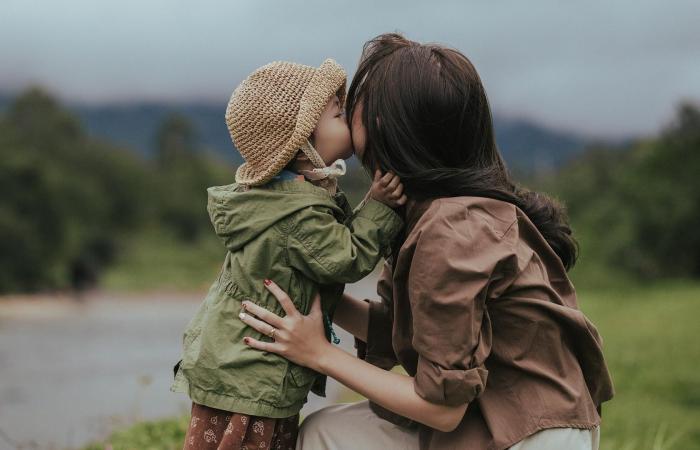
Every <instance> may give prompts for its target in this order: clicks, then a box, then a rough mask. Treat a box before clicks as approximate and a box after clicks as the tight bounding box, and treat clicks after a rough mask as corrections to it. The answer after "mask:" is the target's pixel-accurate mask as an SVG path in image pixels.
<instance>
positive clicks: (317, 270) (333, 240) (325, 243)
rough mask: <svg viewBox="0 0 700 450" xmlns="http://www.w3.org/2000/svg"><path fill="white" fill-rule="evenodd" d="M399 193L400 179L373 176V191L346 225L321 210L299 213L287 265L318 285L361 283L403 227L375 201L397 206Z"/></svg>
mask: <svg viewBox="0 0 700 450" xmlns="http://www.w3.org/2000/svg"><path fill="white" fill-rule="evenodd" d="M394 179H396V180H394ZM375 185H376V186H375ZM397 191H398V192H397ZM402 191H403V186H402V185H401V183H400V182H399V181H398V178H396V177H394V176H384V177H381V178H379V177H377V176H375V180H374V182H373V189H372V190H371V191H370V193H369V194H368V195H367V197H366V198H365V200H364V201H363V202H362V203H361V204H360V206H358V208H357V209H356V210H355V213H354V214H353V216H352V217H351V219H350V220H349V221H348V222H346V224H340V223H338V222H337V220H336V219H335V217H334V216H333V215H332V214H331V213H330V212H329V211H328V210H326V209H325V208H318V207H310V208H307V209H305V210H303V211H301V212H299V213H298V214H297V215H295V217H294V220H293V223H292V225H291V229H290V230H289V239H288V241H287V257H288V259H289V264H290V265H291V266H292V267H294V268H296V269H297V270H300V271H301V272H302V273H304V274H305V275H306V276H308V277H309V278H311V279H312V280H315V281H316V282H318V283H321V284H329V283H354V282H356V281H359V280H361V279H362V278H364V277H365V276H366V275H368V274H369V273H370V272H371V271H372V270H373V269H374V267H375V266H376V265H377V263H378V262H379V259H380V258H381V257H382V256H384V255H385V254H386V253H387V250H388V248H389V246H390V244H391V242H392V240H393V239H394V238H395V237H396V235H397V233H398V232H399V230H400V229H401V227H402V226H403V221H402V220H401V218H400V217H399V216H398V214H396V212H394V210H393V209H392V208H391V207H389V206H387V205H386V204H384V203H382V202H381V201H378V200H376V199H375V197H379V198H380V199H381V200H383V201H386V202H387V203H391V204H393V205H396V206H398V205H399V204H403V203H405V201H406V197H405V196H404V195H403V194H402ZM399 202H401V203H399Z"/></svg>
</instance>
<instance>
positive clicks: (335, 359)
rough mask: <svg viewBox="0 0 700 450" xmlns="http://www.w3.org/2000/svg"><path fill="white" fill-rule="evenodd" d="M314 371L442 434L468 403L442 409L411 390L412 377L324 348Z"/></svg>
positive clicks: (461, 415)
mask: <svg viewBox="0 0 700 450" xmlns="http://www.w3.org/2000/svg"><path fill="white" fill-rule="evenodd" d="M328 347H329V348H328V350H327V351H325V352H324V353H323V354H322V355H321V356H320V358H319V360H318V365H317V367H315V368H314V370H316V371H318V372H321V373H324V374H326V375H328V376H330V377H332V378H334V379H335V380H337V381H338V382H340V383H342V384H344V385H345V386H347V387H348V388H350V389H352V390H353V391H355V392H357V393H359V394H361V395H363V396H364V397H366V398H368V399H369V400H372V401H373V402H375V403H377V404H379V405H381V406H383V407H384V408H386V409H388V410H391V411H393V412H395V413H397V414H400V415H402V416H405V417H408V418H409V419H413V420H415V421H417V422H420V423H422V424H425V425H427V426H429V427H431V428H435V429H437V430H440V431H443V432H450V431H452V430H454V429H455V428H456V427H457V425H459V423H460V421H461V420H462V418H463V417H464V413H465V411H466V410H467V406H468V403H464V404H462V405H457V406H445V405H438V404H435V403H431V402H429V401H427V400H424V399H423V398H422V397H420V396H419V395H418V394H416V391H415V389H414V384H413V377H410V376H408V375H403V374H400V373H396V372H390V371H387V370H384V369H380V368H379V367H376V366H373V365H372V364H369V363H367V362H365V361H363V360H361V359H358V358H356V357H354V356H352V355H350V354H348V353H346V352H345V351H343V350H341V349H340V348H338V347H333V346H331V345H330V344H329V345H328Z"/></svg>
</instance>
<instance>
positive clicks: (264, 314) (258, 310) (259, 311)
mask: <svg viewBox="0 0 700 450" xmlns="http://www.w3.org/2000/svg"><path fill="white" fill-rule="evenodd" d="M243 308H245V310H246V311H249V312H251V313H252V314H255V315H256V316H257V317H258V318H259V319H260V320H262V321H263V322H267V323H269V324H270V325H272V326H273V327H277V328H279V327H281V326H282V318H281V317H280V316H278V315H277V314H275V313H273V312H270V311H268V310H266V309H265V308H263V307H262V306H259V305H256V304H255V303H253V302H250V301H244V302H243Z"/></svg>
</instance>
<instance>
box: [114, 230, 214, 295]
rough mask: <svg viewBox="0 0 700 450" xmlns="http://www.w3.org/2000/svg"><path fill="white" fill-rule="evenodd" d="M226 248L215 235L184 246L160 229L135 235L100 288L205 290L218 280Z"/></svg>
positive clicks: (125, 246) (211, 234) (123, 248)
mask: <svg viewBox="0 0 700 450" xmlns="http://www.w3.org/2000/svg"><path fill="white" fill-rule="evenodd" d="M225 256H226V249H225V248H224V245H223V243H222V242H221V240H220V239H219V238H218V237H217V236H216V235H215V234H214V232H213V231H212V232H211V233H206V234H204V235H203V236H201V237H200V238H199V240H197V241H195V242H192V243H191V244H189V245H185V244H183V243H181V242H179V241H177V240H176V239H175V238H174V237H173V236H171V235H168V234H164V233H163V232H162V231H160V230H157V229H151V230H148V231H145V232H141V233H138V234H135V235H133V236H132V237H131V239H130V240H129V241H127V242H126V243H125V244H124V246H123V247H122V248H121V249H120V253H119V256H118V260H117V261H116V264H114V265H113V266H112V267H110V268H109V269H108V270H107V271H106V273H105V274H104V277H103V279H102V280H101V288H102V289H104V290H106V291H116V292H130V291H133V292H143V291H153V290H172V291H186V292H194V291H203V290H206V289H208V288H209V286H210V285H211V283H212V282H213V281H214V280H215V279H216V276H217V275H218V273H219V269H220V268H221V265H222V264H223V262H224V257H225Z"/></svg>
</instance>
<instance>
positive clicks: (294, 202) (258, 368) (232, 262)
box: [171, 180, 403, 417]
mask: <svg viewBox="0 0 700 450" xmlns="http://www.w3.org/2000/svg"><path fill="white" fill-rule="evenodd" d="M208 194H209V200H208V205H207V210H208V211H209V216H210V218H211V221H212V223H213V224H214V229H215V231H216V234H217V235H218V236H219V237H220V238H221V239H222V241H223V242H224V244H225V245H226V248H227V249H228V252H227V254H226V259H225V261H224V264H223V267H222V268H221V271H220V273H219V276H218V278H217V280H216V281H215V282H214V283H213V284H212V286H211V288H210V289H209V293H208V294H207V296H206V298H205V299H204V302H203V303H202V305H201V306H200V308H199V310H198V311H197V313H196V314H195V316H194V317H193V318H192V319H191V321H190V323H189V324H188V326H187V328H186V330H185V333H184V337H183V347H184V348H183V354H182V360H181V361H180V362H179V363H178V364H177V365H176V366H175V381H174V382H173V385H172V387H171V390H172V391H175V392H186V393H188V394H189V396H190V398H191V399H192V401H194V402H196V403H199V404H203V405H206V406H210V407H213V408H218V409H222V410H226V411H233V412H238V413H243V414H250V415H256V416H263V417H288V416H292V415H294V414H296V413H297V412H298V411H299V410H300V409H301V407H302V406H303V404H304V403H305V402H306V396H307V394H308V392H309V390H312V389H313V391H314V392H316V393H317V394H319V395H325V392H324V391H325V377H322V376H321V375H320V374H318V373H317V372H314V371H313V370H311V369H308V368H305V367H301V366H297V365H296V364H293V363H291V362H289V361H288V360H286V359H285V358H283V357H281V356H278V355H275V354H272V353H266V352H260V351H258V350H255V349H252V348H249V347H248V346H247V345H245V344H244V343H243V337H244V336H252V337H254V338H256V339H261V340H269V338H268V337H267V336H263V335H262V334H260V333H258V332H257V331H255V330H253V329H252V328H249V327H248V326H246V325H245V324H244V323H243V322H242V321H241V320H240V319H239V317H238V314H239V313H240V312H241V301H242V300H250V301H252V302H254V303H257V304H258V305H260V306H262V307H264V308H266V309H268V310H270V311H273V312H275V313H276V314H278V315H280V316H283V315H284V311H283V310H282V308H281V307H280V305H279V303H278V302H277V300H276V299H275V297H274V296H273V295H272V294H270V293H269V292H268V291H267V289H265V287H264V284H263V280H264V279H266V278H269V279H271V280H273V281H274V282H275V283H277V284H278V285H279V286H280V287H281V288H282V289H283V290H285V291H286V292H287V293H288V294H289V296H290V298H291V299H292V300H293V301H294V303H295V305H296V307H297V309H299V311H301V312H302V313H304V314H307V313H308V312H309V308H310V305H311V300H312V299H313V297H314V296H315V294H316V293H317V292H319V290H320V292H321V294H322V308H323V311H324V314H325V315H326V316H327V317H328V318H331V317H332V314H333V310H334V308H335V305H336V303H337V301H338V299H339V298H340V296H341V295H342V292H343V284H342V283H353V282H356V281H358V280H360V279H362V278H363V277H365V276H366V275H368V274H369V273H370V272H371V271H372V270H373V269H374V267H375V266H376V264H377V263H378V261H379V259H380V258H381V257H382V256H385V255H386V253H387V252H388V251H389V247H390V243H391V241H392V240H393V239H394V237H395V236H396V234H397V233H398V231H399V230H400V228H401V227H402V225H403V223H402V221H401V219H400V218H399V216H398V215H397V214H396V213H395V212H394V211H393V210H392V209H391V208H389V207H388V206H386V205H384V204H382V203H380V202H377V201H375V200H369V201H366V202H363V203H362V204H360V205H359V206H358V207H357V209H356V210H355V211H354V212H353V211H351V210H350V208H349V206H348V202H347V200H346V198H345V195H344V194H342V193H338V194H336V195H335V196H331V195H330V194H329V193H328V191H326V190H325V189H323V188H320V187H318V186H315V185H313V184H311V183H309V182H307V181H303V180H302V181H300V180H283V181H275V182H272V183H269V184H266V185H264V186H259V187H254V188H250V189H248V190H245V189H244V188H243V187H241V186H238V185H236V184H232V185H227V186H217V187H211V188H209V189H208ZM326 332H327V335H328V332H329V329H328V327H327V330H326ZM327 337H328V336H327Z"/></svg>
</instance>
